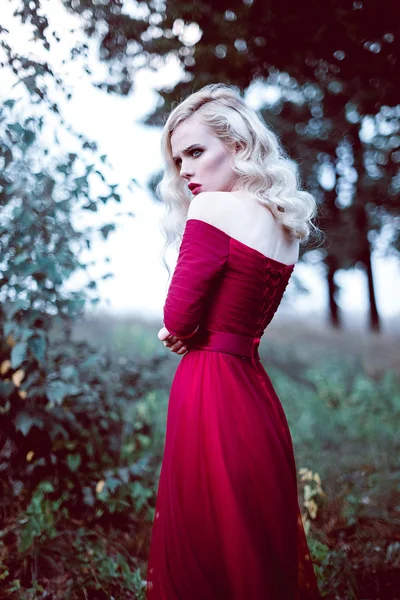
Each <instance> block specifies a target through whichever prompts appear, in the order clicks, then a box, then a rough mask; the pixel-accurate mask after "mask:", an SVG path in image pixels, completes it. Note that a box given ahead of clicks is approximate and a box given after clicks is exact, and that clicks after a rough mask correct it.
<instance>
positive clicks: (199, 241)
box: [164, 219, 230, 339]
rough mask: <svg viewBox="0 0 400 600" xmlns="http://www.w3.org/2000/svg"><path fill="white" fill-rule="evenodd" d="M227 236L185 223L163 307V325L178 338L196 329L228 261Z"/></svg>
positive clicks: (202, 224) (193, 222)
mask: <svg viewBox="0 0 400 600" xmlns="http://www.w3.org/2000/svg"><path fill="white" fill-rule="evenodd" d="M229 245H230V244H229V235H228V234H227V233H225V232H224V231H222V230H221V229H218V228H217V227H214V226H213V225H211V224H210V223H206V222H205V221H201V220H199V219H188V220H187V222H186V227H185V231H184V234H183V238H182V243H181V246H180V249H179V256H178V262H177V264H176V267H175V271H174V273H173V276H172V280H171V283H170V286H169V289H168V294H167V298H166V301H165V304H164V325H165V327H166V328H167V329H168V331H169V332H170V333H171V334H172V335H175V336H176V337H178V338H181V339H184V338H188V337H191V336H192V335H193V333H194V332H195V330H196V329H197V327H198V325H199V323H200V320H201V317H202V315H203V312H204V310H205V308H206V307H207V303H208V302H210V300H211V294H210V293H211V291H212V288H213V286H214V285H216V284H217V283H218V281H219V280H220V278H221V276H222V274H223V271H224V268H225V266H226V264H227V261H228V258H229Z"/></svg>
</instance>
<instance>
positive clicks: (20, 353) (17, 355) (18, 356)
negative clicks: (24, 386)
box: [11, 342, 27, 369]
mask: <svg viewBox="0 0 400 600" xmlns="http://www.w3.org/2000/svg"><path fill="white" fill-rule="evenodd" d="M26 350H27V344H26V342H19V343H18V344H15V346H14V348H13V349H12V350H11V368H12V369H17V368H18V367H19V366H20V365H21V364H22V363H23V362H24V360H25V357H26Z"/></svg>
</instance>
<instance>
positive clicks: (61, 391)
mask: <svg viewBox="0 0 400 600" xmlns="http://www.w3.org/2000/svg"><path fill="white" fill-rule="evenodd" d="M68 388H69V386H68V385H66V384H65V383H63V382H62V381H52V382H51V383H49V385H48V386H47V387H46V394H47V397H48V399H49V400H50V402H52V403H54V404H62V401H63V400H64V398H65V397H66V396H67V395H68V391H69V389H68Z"/></svg>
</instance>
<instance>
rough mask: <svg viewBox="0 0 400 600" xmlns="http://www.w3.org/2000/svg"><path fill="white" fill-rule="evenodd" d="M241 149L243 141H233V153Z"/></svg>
mask: <svg viewBox="0 0 400 600" xmlns="http://www.w3.org/2000/svg"><path fill="white" fill-rule="evenodd" d="M242 149H243V143H242V142H235V146H234V152H235V154H236V153H237V152H239V150H242Z"/></svg>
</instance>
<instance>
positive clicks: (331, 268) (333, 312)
mask: <svg viewBox="0 0 400 600" xmlns="http://www.w3.org/2000/svg"><path fill="white" fill-rule="evenodd" d="M326 264H327V274H326V280H327V283H328V294H329V317H330V323H331V325H332V327H336V328H337V329H340V327H341V321H340V313H339V306H338V303H337V302H336V293H337V290H338V287H337V285H336V283H335V273H336V271H337V266H336V260H334V257H332V256H331V257H327V259H326Z"/></svg>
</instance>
